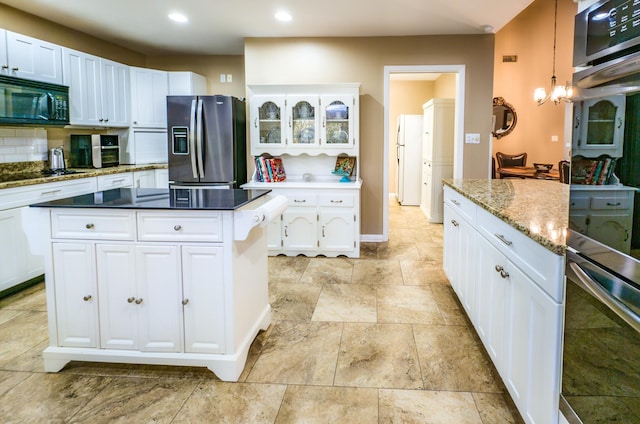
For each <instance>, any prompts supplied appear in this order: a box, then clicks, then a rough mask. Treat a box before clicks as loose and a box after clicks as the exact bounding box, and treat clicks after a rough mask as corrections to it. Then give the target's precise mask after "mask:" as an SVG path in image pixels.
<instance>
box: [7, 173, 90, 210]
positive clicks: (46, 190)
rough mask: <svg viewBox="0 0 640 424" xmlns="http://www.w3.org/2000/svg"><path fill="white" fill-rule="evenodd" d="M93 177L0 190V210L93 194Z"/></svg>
mask: <svg viewBox="0 0 640 424" xmlns="http://www.w3.org/2000/svg"><path fill="white" fill-rule="evenodd" d="M96 187H97V186H96V179H95V177H87V178H79V179H75V180H69V181H58V182H54V183H44V184H33V185H29V186H24V187H13V188H7V189H3V190H0V209H11V208H17V207H21V206H28V205H33V204H35V203H39V202H48V201H51V200H56V199H62V198H64V197H71V196H77V195H80V194H86V193H93V192H94V191H96Z"/></svg>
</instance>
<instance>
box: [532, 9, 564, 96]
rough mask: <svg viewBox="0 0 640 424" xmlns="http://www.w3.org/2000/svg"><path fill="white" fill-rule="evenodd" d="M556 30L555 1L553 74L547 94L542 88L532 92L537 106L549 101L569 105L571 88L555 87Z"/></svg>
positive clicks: (556, 10)
mask: <svg viewBox="0 0 640 424" xmlns="http://www.w3.org/2000/svg"><path fill="white" fill-rule="evenodd" d="M557 28H558V0H556V1H555V12H554V18H553V73H552V74H551V89H550V90H549V94H547V93H546V91H545V90H544V88H542V87H540V88H536V90H535V91H534V92H533V100H535V101H536V102H537V103H538V106H540V105H541V104H544V103H545V102H546V101H547V100H549V99H551V100H552V101H553V103H555V104H556V105H557V104H559V103H560V102H561V101H565V102H568V103H571V96H572V95H573V88H572V87H571V86H570V85H569V83H567V85H566V86H565V85H556V35H557Z"/></svg>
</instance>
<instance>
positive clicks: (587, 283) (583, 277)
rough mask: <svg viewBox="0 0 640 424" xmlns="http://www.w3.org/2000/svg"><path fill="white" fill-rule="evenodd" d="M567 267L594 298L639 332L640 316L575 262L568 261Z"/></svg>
mask: <svg viewBox="0 0 640 424" xmlns="http://www.w3.org/2000/svg"><path fill="white" fill-rule="evenodd" d="M569 267H570V268H571V270H572V271H573V272H574V273H575V274H576V276H577V277H578V279H579V280H580V283H582V284H581V286H582V287H583V288H584V289H586V290H588V291H589V293H591V294H592V295H593V296H594V297H595V298H596V299H598V300H600V301H601V302H602V303H604V304H605V305H606V306H608V307H609V309H611V310H612V311H613V312H615V314H616V315H618V316H619V317H620V318H621V319H623V320H624V321H625V322H626V323H627V324H629V325H630V326H631V327H632V328H633V329H634V330H635V331H637V332H638V333H640V317H639V316H638V315H637V314H635V313H634V312H633V311H632V310H631V309H629V308H628V307H627V306H626V305H625V304H624V303H622V302H620V301H619V300H617V299H616V298H615V297H613V296H612V295H611V293H609V292H608V291H607V290H605V289H604V288H602V286H601V285H600V284H598V282H597V281H594V280H593V279H592V278H591V277H589V275H588V274H587V273H586V272H584V270H583V269H582V268H581V267H580V265H578V264H577V263H575V262H569Z"/></svg>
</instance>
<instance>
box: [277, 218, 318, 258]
mask: <svg viewBox="0 0 640 424" xmlns="http://www.w3.org/2000/svg"><path fill="white" fill-rule="evenodd" d="M317 216H318V215H317V214H316V211H315V209H311V210H308V211H306V210H303V208H289V209H288V210H287V211H285V212H284V213H283V214H282V219H283V221H282V242H283V245H284V248H285V249H290V250H294V251H304V252H311V251H315V250H316V249H317V248H318V237H317V230H316V229H317V219H318V218H317Z"/></svg>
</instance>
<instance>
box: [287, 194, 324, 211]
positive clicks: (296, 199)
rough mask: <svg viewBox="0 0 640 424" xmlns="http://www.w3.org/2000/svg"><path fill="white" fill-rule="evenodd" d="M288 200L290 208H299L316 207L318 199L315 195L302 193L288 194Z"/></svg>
mask: <svg viewBox="0 0 640 424" xmlns="http://www.w3.org/2000/svg"><path fill="white" fill-rule="evenodd" d="M286 196H287V199H288V200H289V206H291V207H298V206H316V204H317V199H316V194H315V193H305V192H302V191H299V192H288V193H286Z"/></svg>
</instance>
